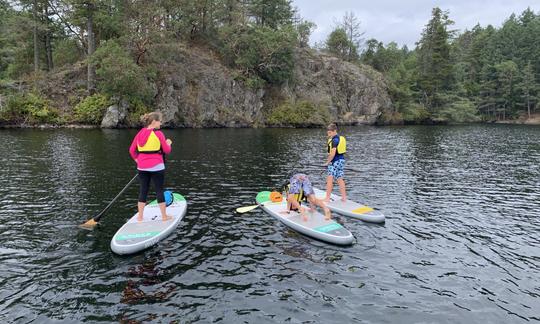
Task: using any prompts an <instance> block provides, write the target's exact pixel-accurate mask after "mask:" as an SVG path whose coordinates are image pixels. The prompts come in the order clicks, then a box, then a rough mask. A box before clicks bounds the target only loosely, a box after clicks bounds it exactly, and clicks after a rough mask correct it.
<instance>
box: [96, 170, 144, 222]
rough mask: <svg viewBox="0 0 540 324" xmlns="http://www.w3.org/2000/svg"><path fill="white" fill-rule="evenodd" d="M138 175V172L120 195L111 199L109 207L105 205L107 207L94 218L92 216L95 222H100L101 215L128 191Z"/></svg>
mask: <svg viewBox="0 0 540 324" xmlns="http://www.w3.org/2000/svg"><path fill="white" fill-rule="evenodd" d="M137 176H138V174H136V175H135V176H134V177H133V178H132V179H131V180H130V181H129V182H128V184H127V185H126V186H125V187H124V189H122V190H121V191H120V192H119V193H118V195H116V197H114V199H113V200H111V202H110V203H109V204H108V205H107V207H105V209H103V210H102V211H101V212H100V213H99V214H97V215H96V216H94V218H92V219H93V220H94V221H95V222H99V220H100V219H101V217H102V216H103V215H104V214H105V212H107V210H109V208H111V206H112V205H113V204H114V202H115V201H116V200H117V199H118V197H120V196H121V195H122V194H123V193H124V191H126V189H127V188H128V187H129V186H130V185H131V184H132V183H133V181H135V179H137Z"/></svg>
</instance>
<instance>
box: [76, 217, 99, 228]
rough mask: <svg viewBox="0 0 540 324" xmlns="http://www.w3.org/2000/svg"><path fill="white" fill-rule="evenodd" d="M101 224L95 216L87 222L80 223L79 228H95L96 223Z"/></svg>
mask: <svg viewBox="0 0 540 324" xmlns="http://www.w3.org/2000/svg"><path fill="white" fill-rule="evenodd" d="M97 224H99V223H98V222H96V221H95V220H94V219H93V218H90V219H89V220H87V221H86V222H85V223H83V224H81V225H79V228H82V229H85V230H93V229H94V227H96V225H97Z"/></svg>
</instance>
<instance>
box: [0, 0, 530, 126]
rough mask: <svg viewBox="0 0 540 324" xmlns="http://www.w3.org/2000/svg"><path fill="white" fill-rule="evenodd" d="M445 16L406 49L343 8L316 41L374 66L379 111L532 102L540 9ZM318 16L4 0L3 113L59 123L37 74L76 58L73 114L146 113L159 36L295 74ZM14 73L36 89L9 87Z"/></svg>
mask: <svg viewBox="0 0 540 324" xmlns="http://www.w3.org/2000/svg"><path fill="white" fill-rule="evenodd" d="M451 25H452V21H451V20H450V19H449V17H448V13H447V12H444V11H441V10H440V9H439V8H435V9H433V12H432V18H431V20H430V21H429V22H428V24H427V25H426V27H425V29H424V31H423V33H422V36H421V39H420V41H419V42H418V44H417V47H416V48H415V49H414V50H409V49H407V48H406V47H403V48H398V46H397V45H396V44H395V43H390V44H387V45H384V44H383V43H381V42H378V41H377V40H374V39H370V40H368V41H367V42H364V41H363V40H362V37H363V36H362V35H363V33H362V32H361V29H360V22H359V21H358V19H357V18H356V17H355V16H354V15H353V14H352V13H347V14H346V15H345V17H343V20H342V22H340V23H338V24H336V28H335V30H334V31H333V32H332V33H331V34H330V35H329V36H328V39H327V40H326V42H325V43H324V44H319V45H318V46H316V47H317V49H318V50H324V51H326V52H328V53H331V54H333V55H336V56H338V57H341V58H343V59H345V60H347V61H350V62H353V63H355V64H368V65H370V66H372V67H373V68H375V69H376V70H378V71H380V72H382V74H383V75H384V76H385V78H386V82H387V84H388V88H389V91H390V94H391V96H392V99H393V103H394V108H395V109H394V111H389V112H387V113H385V114H384V115H383V119H385V120H387V121H388V122H392V121H395V120H406V121H411V122H424V121H436V120H438V119H441V120H450V121H474V120H479V119H484V120H490V119H505V118H513V117H516V116H518V115H519V114H520V113H522V112H529V111H530V112H533V111H534V108H535V107H536V105H537V102H538V88H539V83H538V80H539V78H538V77H537V76H538V73H539V72H540V17H539V15H537V14H535V13H534V12H533V11H531V10H529V9H528V10H526V11H524V12H523V13H522V14H521V15H520V16H519V17H516V16H514V15H512V16H511V17H510V18H509V19H508V20H507V21H506V22H505V23H504V25H503V26H502V27H501V28H500V29H496V28H494V27H492V26H488V27H485V28H483V27H480V26H476V27H474V28H473V29H472V30H471V31H465V32H464V33H462V34H460V35H457V34H456V32H454V31H452V30H451V29H450V27H451ZM314 27H315V24H314V23H312V22H309V21H305V20H304V19H302V18H301V17H299V16H298V13H297V11H296V10H295V8H293V6H292V1H290V0H168V1H153V0H152V1H125V0H107V1H105V0H50V1H49V0H24V1H6V0H0V92H2V93H4V97H5V98H8V99H7V103H6V100H4V102H3V103H2V102H0V108H1V111H0V121H2V120H3V121H4V122H6V121H7V122H20V121H21V120H24V121H29V122H32V121H33V122H35V123H42V122H53V123H61V122H66V121H65V120H61V119H62V118H64V117H62V114H60V113H59V112H58V111H57V110H56V108H55V107H53V105H52V104H51V103H50V102H49V101H48V100H47V99H46V95H45V94H43V93H42V92H43V91H41V92H40V84H43V82H45V83H47V82H48V81H50V80H49V79H50V75H52V73H51V72H54V71H57V70H59V69H61V68H64V67H70V66H76V65H77V64H78V65H79V66H80V65H81V64H83V65H84V68H85V82H84V84H81V86H80V89H79V90H80V91H78V92H77V93H74V94H73V95H74V96H76V97H77V98H75V99H73V100H72V101H73V105H74V106H75V109H74V112H75V114H74V115H73V116H74V118H76V120H75V121H79V122H86V123H98V122H99V120H100V118H101V114H103V108H102V107H101V106H103V105H105V104H106V103H107V101H108V100H109V99H110V98H111V97H121V98H123V99H126V100H129V101H130V102H133V103H135V104H134V105H133V107H137V108H136V109H137V112H144V111H145V110H147V108H145V107H151V106H152V100H153V96H152V85H151V84H152V81H153V80H155V79H156V76H157V75H158V74H159V72H160V63H161V62H162V61H163V59H162V57H163V55H164V51H166V50H170V48H171V47H164V46H163V45H164V44H169V45H177V44H188V45H193V46H203V47H205V48H208V49H209V50H211V51H213V52H215V53H216V56H217V57H218V58H219V59H220V60H221V61H222V62H223V63H224V64H225V65H227V66H228V67H230V68H231V69H232V71H234V73H235V78H236V79H238V80H240V81H242V82H245V84H246V85H247V86H249V87H253V88H262V87H267V86H272V85H279V84H282V83H284V82H289V81H294V80H291V79H292V75H293V69H294V50H295V48H297V47H308V46H309V45H308V40H309V36H310V34H311V31H312V30H313V28H314ZM368 33H369V31H368ZM169 57H170V55H169ZM14 80H15V81H21V80H22V81H24V83H26V84H34V88H33V90H32V91H29V92H28V93H25V94H21V93H18V92H17V91H12V92H11V93H10V92H9V91H10V90H9V89H10V85H11V84H13V81H14ZM36 80H39V81H40V82H36ZM2 89H3V90H2ZM6 89H7V90H6ZM0 99H1V98H0ZM98 105H99V107H98Z"/></svg>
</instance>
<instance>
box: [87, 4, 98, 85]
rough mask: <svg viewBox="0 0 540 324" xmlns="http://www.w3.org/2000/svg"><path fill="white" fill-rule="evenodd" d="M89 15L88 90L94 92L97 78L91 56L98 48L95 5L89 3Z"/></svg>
mask: <svg viewBox="0 0 540 324" xmlns="http://www.w3.org/2000/svg"><path fill="white" fill-rule="evenodd" d="M87 10H88V16H87V20H86V31H87V33H88V52H87V55H86V60H87V66H88V71H87V85H86V87H87V90H88V92H90V93H92V92H93V91H94V79H95V71H94V70H95V67H94V65H93V64H92V63H91V62H90V57H91V56H92V54H94V50H95V48H96V40H95V39H94V7H93V5H92V4H89V3H88V4H87Z"/></svg>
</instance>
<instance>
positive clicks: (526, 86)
mask: <svg viewBox="0 0 540 324" xmlns="http://www.w3.org/2000/svg"><path fill="white" fill-rule="evenodd" d="M452 24H453V22H452V21H451V20H450V19H449V17H448V12H444V11H442V10H441V9H439V8H435V9H433V12H432V17H431V20H430V21H429V23H428V24H427V25H426V26H425V28H424V30H423V32H422V37H421V39H420V41H418V43H417V46H416V48H415V49H414V50H409V49H407V48H406V47H403V48H398V46H397V45H396V44H395V43H389V44H387V45H386V46H385V45H384V44H383V43H381V42H379V41H377V40H375V39H370V40H368V41H367V43H366V48H365V50H364V51H363V53H362V54H361V55H360V57H359V61H360V62H362V63H365V64H369V65H371V66H372V67H374V68H375V69H376V70H378V71H380V72H382V73H383V74H384V75H385V76H386V80H387V82H388V84H389V87H390V92H391V96H392V99H393V102H394V105H395V107H396V112H395V114H394V116H392V115H389V116H387V118H388V119H392V118H403V119H405V120H409V121H415V120H416V121H421V120H425V119H431V120H437V119H441V120H451V121H458V122H459V121H474V120H477V119H482V120H487V121H489V120H504V119H509V118H516V117H518V116H520V115H527V114H528V115H529V116H530V114H531V113H533V112H534V110H535V108H536V107H537V106H538V101H539V94H540V93H539V89H540V78H539V77H538V76H539V73H540V15H538V14H535V13H534V12H533V11H532V10H530V9H527V10H525V11H524V12H523V13H522V14H521V15H520V16H516V15H514V14H513V15H511V16H510V17H509V18H508V19H507V20H506V21H505V22H504V24H503V25H502V27H501V28H498V29H497V28H494V27H493V26H491V25H489V26H487V27H481V26H480V25H477V26H475V27H474V28H472V30H466V31H465V32H463V33H461V34H457V33H456V32H455V31H453V30H452V29H451V25H452ZM396 115H397V116H396Z"/></svg>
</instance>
